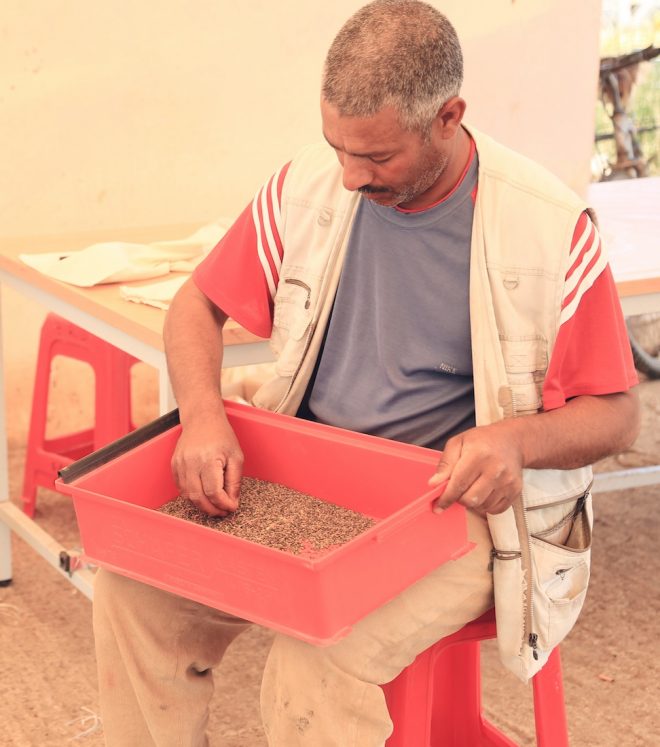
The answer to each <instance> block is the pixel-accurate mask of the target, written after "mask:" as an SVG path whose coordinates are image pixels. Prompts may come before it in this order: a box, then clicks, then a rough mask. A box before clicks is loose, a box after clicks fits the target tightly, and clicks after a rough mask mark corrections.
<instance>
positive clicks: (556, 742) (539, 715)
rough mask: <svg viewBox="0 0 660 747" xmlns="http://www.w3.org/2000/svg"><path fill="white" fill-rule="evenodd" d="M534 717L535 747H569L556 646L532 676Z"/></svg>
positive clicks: (562, 685) (557, 648)
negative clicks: (536, 746) (538, 670)
mask: <svg viewBox="0 0 660 747" xmlns="http://www.w3.org/2000/svg"><path fill="white" fill-rule="evenodd" d="M533 682H534V717H535V721H536V743H537V745H538V747H568V723H567V720H566V707H565V705H564V684H563V680H562V673H561V658H560V656H559V646H557V647H556V648H555V649H554V650H553V652H552V653H551V654H550V658H549V659H548V661H547V663H546V665H545V666H544V667H543V669H541V671H540V672H538V674H536V675H535V677H534V680H533Z"/></svg>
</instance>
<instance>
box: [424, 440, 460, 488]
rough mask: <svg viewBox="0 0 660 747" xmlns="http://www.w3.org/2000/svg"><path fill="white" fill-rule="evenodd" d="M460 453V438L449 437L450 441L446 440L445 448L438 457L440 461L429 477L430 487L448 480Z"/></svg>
mask: <svg viewBox="0 0 660 747" xmlns="http://www.w3.org/2000/svg"><path fill="white" fill-rule="evenodd" d="M460 454H461V442H460V440H458V439H456V440H453V439H451V440H450V441H448V442H447V445H446V446H445V450H444V451H443V452H442V456H441V457H440V461H439V462H438V466H437V468H436V470H435V472H434V473H433V475H431V477H430V478H429V485H430V486H431V487H435V486H436V485H440V483H443V482H445V480H448V479H449V478H450V476H451V473H452V472H453V470H454V466H455V465H456V462H457V461H458V457H459V456H460Z"/></svg>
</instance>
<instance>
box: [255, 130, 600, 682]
mask: <svg viewBox="0 0 660 747" xmlns="http://www.w3.org/2000/svg"><path fill="white" fill-rule="evenodd" d="M470 134H471V135H472V137H473V138H474V139H475V141H476V145H477V152H478V154H479V188H478V194H477V201H476V204H475V211H474V224H473V231H472V246H471V266H470V318H471V327H472V351H473V370H474V391H475V405H476V420H477V424H478V425H485V424H488V423H493V422H496V421H498V420H501V419H503V418H506V417H518V416H524V415H528V414H533V413H536V412H538V410H539V409H540V407H541V391H542V387H543V380H544V376H545V372H546V369H547V365H548V361H549V359H550V355H551V352H552V348H553V346H554V342H555V339H556V336H557V332H558V329H559V325H560V316H561V300H562V293H563V284H564V278H565V276H566V272H567V270H568V259H569V250H570V245H571V239H572V235H573V231H574V228H575V225H576V223H577V220H578V218H579V216H580V213H581V212H582V211H583V210H585V209H586V205H585V204H584V203H583V202H582V201H581V200H580V199H579V198H578V197H577V196H576V195H575V194H574V193H573V192H571V191H570V190H569V189H568V188H567V187H565V186H564V185H563V184H562V183H561V182H560V181H559V180H558V179H556V178H555V177H554V176H552V175H551V174H549V173H548V172H547V171H545V170H543V169H542V168H540V167H539V166H537V165H536V164H534V163H533V162H531V161H529V160H528V159H526V158H524V157H522V156H520V155H518V154H516V153H514V152H512V151H510V150H508V149H506V148H504V147H503V146H501V145H498V144H497V143H495V142H494V141H493V140H492V139H491V138H489V137H487V136H485V135H482V134H481V133H479V132H477V131H476V130H474V129H472V128H470ZM358 200H359V196H358V195H357V193H352V192H348V191H346V190H345V189H344V188H343V186H342V172H341V168H340V166H339V164H338V163H337V160H336V157H335V155H334V153H333V151H332V150H331V149H330V148H328V147H327V146H326V145H318V146H311V147H308V148H306V149H305V150H303V151H302V152H301V153H300V154H299V156H298V157H296V158H295V159H294V160H293V162H292V164H291V166H290V168H289V172H288V175H287V178H286V181H285V184H284V191H283V194H282V210H281V225H280V236H281V237H282V240H283V244H284V246H285V255H284V260H283V264H282V267H281V270H280V282H279V285H278V288H277V293H276V296H275V311H274V325H273V333H272V336H271V346H272V348H273V351H274V353H275V355H276V357H277V362H276V364H275V371H276V374H277V375H276V376H275V377H274V378H273V379H272V380H270V381H267V382H266V383H265V384H264V385H263V386H262V387H261V388H260V389H259V390H258V391H257V392H256V394H255V396H254V398H253V403H254V404H255V405H257V406H259V407H264V408H267V409H270V410H276V411H278V412H283V413H287V414H295V412H296V411H297V409H298V406H299V404H300V402H301V399H302V397H303V395H304V392H305V390H306V387H307V384H308V382H309V379H310V376H311V374H312V371H313V368H314V363H315V361H316V358H317V356H318V353H319V349H320V345H321V341H322V339H323V334H324V331H325V328H326V325H327V322H328V318H329V315H330V309H331V306H332V302H333V299H334V296H335V292H336V289H337V284H338V281H339V275H340V271H341V266H342V262H343V258H344V255H345V252H346V247H347V244H348V238H349V235H350V229H351V225H352V221H353V218H354V215H355V210H356V207H357V204H358ZM592 217H593V216H592ZM602 261H603V262H604V261H605V260H604V258H603V260H602ZM523 477H524V488H523V495H522V499H521V501H519V502H517V503H516V504H515V505H514V506H513V507H511V508H510V509H508V510H507V511H505V512H504V513H502V514H498V515H493V516H489V519H488V520H489V527H490V530H491V535H492V538H493V544H494V547H495V548H496V551H495V553H494V558H493V572H494V585H495V606H496V614H497V628H498V643H499V649H500V655H501V658H502V660H503V662H504V664H505V665H506V666H507V667H508V668H509V669H511V670H512V671H513V672H515V673H516V675H518V676H519V677H520V678H521V679H523V680H526V679H527V678H529V677H531V676H532V675H533V674H534V673H535V672H536V671H537V670H538V669H539V668H540V667H541V666H542V665H543V663H544V662H545V661H546V660H547V657H548V655H549V653H550V651H551V650H552V648H553V647H554V646H555V645H556V644H557V643H559V641H561V640H562V639H563V637H564V636H565V635H566V634H567V633H568V632H569V630H570V629H571V627H572V626H573V624H574V622H575V620H576V619H577V616H578V614H579V611H580V609H581V607H582V604H583V601H584V596H585V594H586V588H587V584H588V579H589V566H590V544H591V543H590V533H591V525H592V515H591V498H590V497H589V496H587V498H586V500H582V501H579V502H578V499H579V498H580V496H583V495H585V493H587V492H588V489H589V486H590V484H591V479H592V478H591V469H590V468H589V467H585V468H582V469H576V470H525V471H524V475H523ZM573 506H576V516H575V517H570V518H569V519H568V520H567V519H566V515H567V513H568V512H570V510H571V508H572V507H573Z"/></svg>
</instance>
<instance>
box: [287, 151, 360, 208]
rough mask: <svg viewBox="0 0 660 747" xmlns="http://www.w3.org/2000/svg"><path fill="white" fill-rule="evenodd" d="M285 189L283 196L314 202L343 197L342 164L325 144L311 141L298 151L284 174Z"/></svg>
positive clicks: (344, 192) (344, 191)
mask: <svg viewBox="0 0 660 747" xmlns="http://www.w3.org/2000/svg"><path fill="white" fill-rule="evenodd" d="M285 192H286V195H285V199H291V198H294V199H304V200H309V201H314V202H316V201H318V200H319V199H320V200H322V201H325V200H328V199H331V198H332V196H333V195H334V198H338V197H342V196H345V194H346V190H345V189H344V187H343V184H342V170H341V166H340V164H339V161H338V160H337V156H336V155H335V152H334V151H333V149H332V148H331V147H330V146H329V145H328V144H327V143H325V142H317V143H312V144H311V145H307V146H305V147H304V148H302V149H301V150H300V151H298V153H297V154H296V155H295V156H294V158H293V160H292V161H291V165H290V167H289V171H288V173H287V178H286V182H285Z"/></svg>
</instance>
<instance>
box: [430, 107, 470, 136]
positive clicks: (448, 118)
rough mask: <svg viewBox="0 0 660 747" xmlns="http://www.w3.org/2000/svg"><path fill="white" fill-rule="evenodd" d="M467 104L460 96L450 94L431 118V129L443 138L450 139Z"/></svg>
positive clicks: (458, 125) (459, 122)
mask: <svg viewBox="0 0 660 747" xmlns="http://www.w3.org/2000/svg"><path fill="white" fill-rule="evenodd" d="M466 106H467V104H466V103H465V100H464V99H462V98H461V97H460V96H452V97H451V98H450V99H447V101H445V103H444V104H443V105H442V106H441V107H440V108H439V109H438V113H437V114H436V115H435V119H434V120H433V130H434V131H435V133H436V134H437V135H438V137H440V138H442V139H443V140H450V139H451V138H452V137H454V135H455V134H456V132H457V130H458V128H459V127H460V125H461V122H462V120H463V115H464V114H465V108H466Z"/></svg>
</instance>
